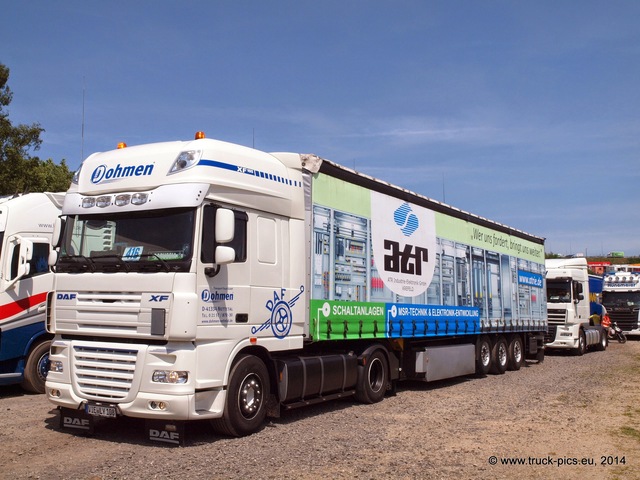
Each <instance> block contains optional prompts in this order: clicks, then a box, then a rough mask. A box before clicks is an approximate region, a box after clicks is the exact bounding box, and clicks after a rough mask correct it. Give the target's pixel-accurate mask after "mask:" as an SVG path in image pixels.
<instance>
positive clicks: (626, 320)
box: [602, 267, 640, 336]
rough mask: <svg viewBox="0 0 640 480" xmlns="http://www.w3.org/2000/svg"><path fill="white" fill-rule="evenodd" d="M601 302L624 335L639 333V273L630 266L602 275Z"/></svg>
mask: <svg viewBox="0 0 640 480" xmlns="http://www.w3.org/2000/svg"><path fill="white" fill-rule="evenodd" d="M602 304H603V305H604V306H605V308H606V309H607V313H608V314H609V318H610V319H611V321H612V322H615V323H616V324H617V325H618V327H620V328H621V329H622V331H623V332H624V334H625V335H631V336H637V335H640V273H639V272H638V271H632V269H631V267H626V268H625V269H624V270H618V271H615V272H610V273H608V274H606V275H605V276H604V286H603V288H602Z"/></svg>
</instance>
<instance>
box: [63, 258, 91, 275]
mask: <svg viewBox="0 0 640 480" xmlns="http://www.w3.org/2000/svg"><path fill="white" fill-rule="evenodd" d="M60 260H61V261H62V262H64V261H65V260H69V263H66V262H64V264H63V269H64V268H68V269H69V270H77V271H82V270H87V269H89V270H91V271H92V272H95V271H96V264H95V262H94V261H93V260H92V259H91V257H85V256H84V255H66V256H64V257H61V258H60ZM78 260H82V262H84V263H82V262H78Z"/></svg>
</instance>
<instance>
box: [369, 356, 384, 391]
mask: <svg viewBox="0 0 640 480" xmlns="http://www.w3.org/2000/svg"><path fill="white" fill-rule="evenodd" d="M383 384H384V365H383V364H382V361H381V360H380V359H379V358H374V359H373V360H372V361H371V363H370V364H369V388H371V391H372V392H374V393H377V392H379V391H380V389H381V388H382V387H383Z"/></svg>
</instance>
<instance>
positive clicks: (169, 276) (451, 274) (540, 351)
mask: <svg viewBox="0 0 640 480" xmlns="http://www.w3.org/2000/svg"><path fill="white" fill-rule="evenodd" d="M203 137H204V135H202V134H198V135H197V136H196V139H195V140H193V141H185V142H169V143H158V144H149V145H141V146H134V147H126V148H121V149H117V150H114V151H109V152H105V153H97V154H94V155H92V156H90V157H88V158H87V159H86V160H85V161H84V163H83V165H82V168H81V170H80V172H79V173H78V174H77V175H76V177H75V179H74V181H73V183H72V186H71V188H70V190H69V191H68V193H67V195H66V197H65V200H64V206H63V215H64V217H65V218H66V225H65V228H64V232H63V235H62V239H61V242H60V249H59V255H58V258H57V263H56V266H55V269H56V273H55V285H54V290H53V292H52V293H51V294H50V297H49V300H48V320H47V328H48V330H49V332H50V333H51V334H54V335H55V337H54V340H53V343H52V347H51V356H50V359H51V369H50V371H49V375H48V377H47V395H48V398H49V399H50V400H51V402H53V404H55V405H57V406H59V409H60V424H61V426H62V427H68V428H72V429H76V430H92V429H93V428H94V425H95V423H96V422H95V420H96V419H103V420H104V419H115V418H117V417H119V416H131V417H139V418H144V419H147V424H148V427H147V429H148V435H149V438H150V439H151V440H158V441H164V442H169V443H172V442H173V443H179V442H180V441H181V440H182V439H183V438H184V436H183V434H182V430H181V428H183V426H184V424H183V422H184V421H188V420H199V419H200V420H210V421H211V422H212V424H213V426H214V427H215V429H216V430H217V431H219V432H222V433H224V434H228V435H233V436H240V435H246V434H250V433H252V432H254V431H256V430H257V429H259V428H260V427H261V425H262V424H263V421H264V419H265V416H266V415H267V414H268V415H273V416H277V415H278V414H279V413H280V410H282V409H288V408H293V407H299V406H303V405H309V404H312V403H316V402H321V401H326V400H331V399H336V398H340V397H345V396H353V397H355V398H356V399H357V400H358V401H361V402H365V403H376V402H379V401H381V400H382V399H383V397H384V396H385V394H386V393H387V392H392V391H393V390H394V387H395V385H396V382H397V381H399V380H403V379H419V380H424V381H432V380H439V379H442V378H447V377H452V376H458V375H470V374H476V373H479V374H481V375H484V374H487V373H488V372H493V373H504V371H505V370H506V369H513V370H517V369H519V368H520V366H521V365H522V364H523V362H524V361H525V358H526V357H529V358H531V359H537V360H538V361H541V360H542V359H543V356H544V334H545V332H546V328H547V324H546V318H547V315H546V304H545V302H544V301H543V299H544V240H543V239H542V238H540V237H536V236H534V235H530V234H527V233H525V232H522V231H520V230H517V229H514V228H511V227H508V226H506V225H503V224H499V223H496V222H493V221H490V220H487V219H485V218H481V217H478V216H475V215H472V214H470V213H468V212H464V211H461V210H458V209H456V208H453V207H450V206H448V205H445V204H443V203H440V202H437V201H435V200H431V199H429V198H426V197H424V196H421V195H417V194H415V193H412V192H410V191H407V190H404V189H402V188H400V187H396V186H393V185H390V184H388V183H386V182H383V181H380V180H377V179H374V178H372V177H369V176H367V175H363V174H361V173H357V172H355V171H353V170H350V169H348V168H345V167H342V166H340V165H338V164H335V163H333V162H331V161H328V160H323V159H321V158H318V157H316V156H314V155H300V154H293V153H271V154H269V153H264V152H260V151H257V150H253V149H250V148H246V147H242V146H239V145H233V144H229V143H225V142H221V141H216V140H211V139H206V138H203Z"/></svg>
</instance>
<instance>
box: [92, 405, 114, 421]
mask: <svg viewBox="0 0 640 480" xmlns="http://www.w3.org/2000/svg"><path fill="white" fill-rule="evenodd" d="M85 411H86V412H87V414H88V415H93V416H94V417H107V418H116V416H117V414H116V407H109V406H105V405H92V404H87V406H86V407H85Z"/></svg>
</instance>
